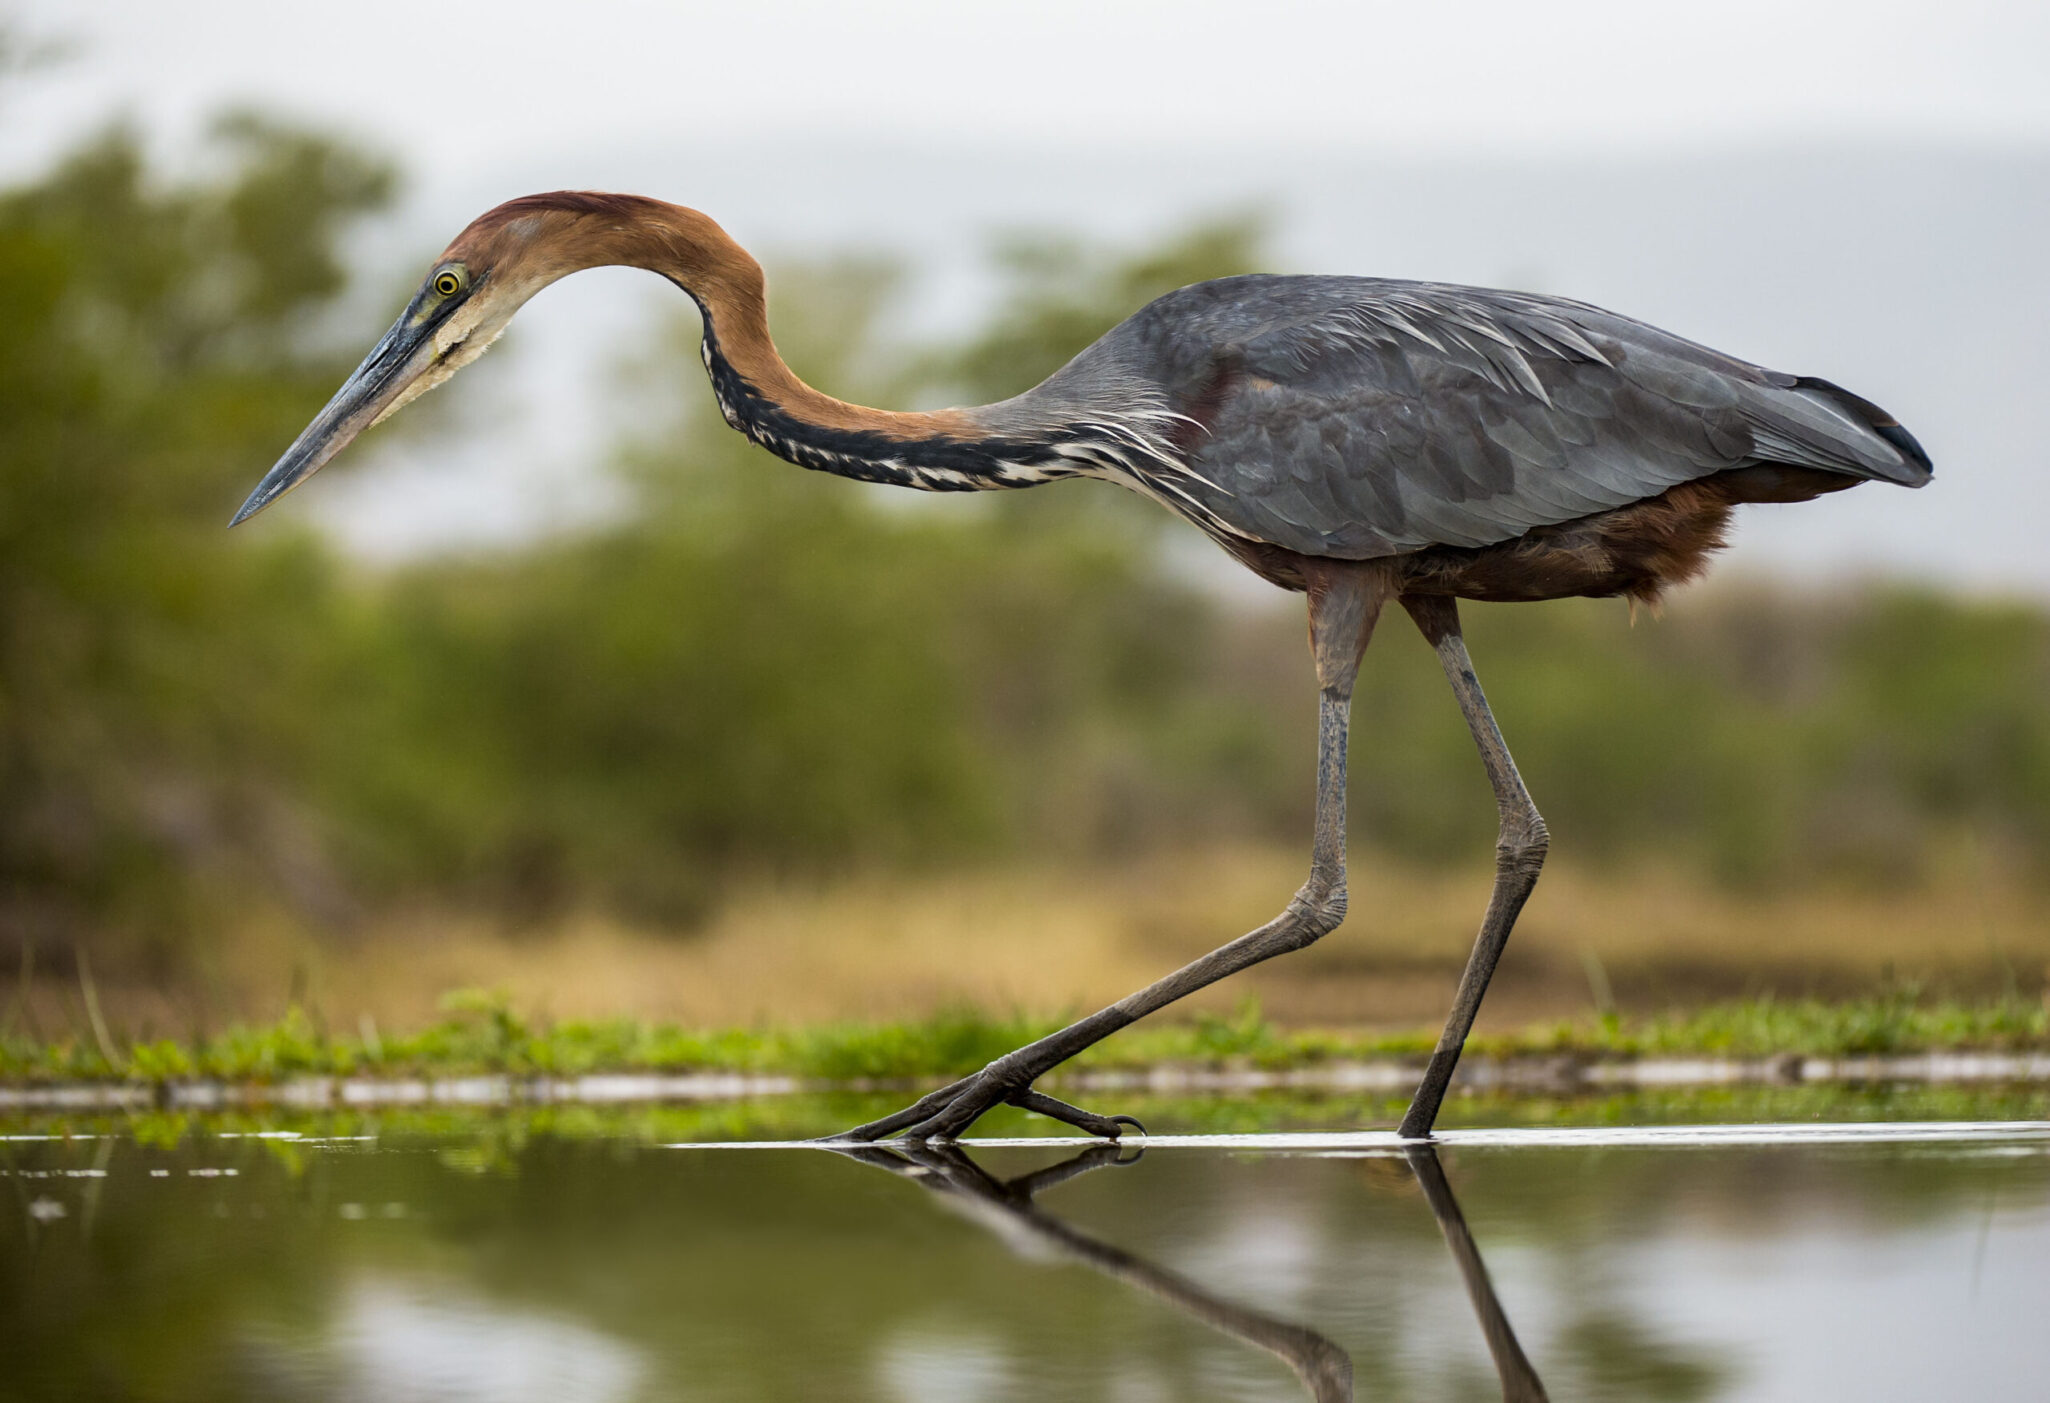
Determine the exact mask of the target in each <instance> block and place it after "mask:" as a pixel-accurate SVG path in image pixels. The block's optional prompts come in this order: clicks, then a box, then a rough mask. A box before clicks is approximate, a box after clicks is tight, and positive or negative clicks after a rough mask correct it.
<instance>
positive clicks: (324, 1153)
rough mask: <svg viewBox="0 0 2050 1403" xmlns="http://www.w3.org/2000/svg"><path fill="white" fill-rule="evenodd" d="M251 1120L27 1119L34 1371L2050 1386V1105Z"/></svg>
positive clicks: (1433, 1394) (583, 1380)
mask: <svg viewBox="0 0 2050 1403" xmlns="http://www.w3.org/2000/svg"><path fill="white" fill-rule="evenodd" d="M225 1124H227V1123H225V1122H222V1123H215V1124H212V1125H208V1124H202V1123H196V1122H185V1121H175V1122H144V1123H140V1124H136V1125H132V1126H130V1127H128V1128H127V1129H121V1128H116V1127H108V1128H107V1129H106V1130H105V1131H104V1133H96V1134H80V1133H76V1132H77V1131H78V1130H79V1129H80V1127H77V1126H69V1127H65V1129H67V1130H70V1131H72V1132H74V1133H71V1134H68V1135H66V1134H59V1133H58V1132H57V1131H56V1130H54V1129H52V1128H51V1127H49V1126H47V1125H46V1126H43V1127H41V1128H39V1129H38V1128H32V1127H26V1126H21V1125H17V1126H13V1127H7V1126H4V1125H0V1131H5V1130H12V1131H15V1132H18V1133H19V1138H8V1139H6V1140H0V1171H4V1177H5V1179H6V1184H7V1189H6V1190H5V1193H6V1198H5V1200H4V1202H5V1204H6V1207H5V1211H4V1213H0V1398H6V1399H24V1400H27V1399H34V1400H39V1401H40V1400H74V1399H76V1400H95V1401H96V1403H102V1401H104V1403H113V1401H114V1400H128V1399H134V1400H145V1399H147V1400H187V1399H190V1400H201V1399H204V1400H239V1399H271V1400H301V1399H303V1400H335V1401H336V1403H342V1401H344V1400H345V1401H346V1403H358V1401H359V1400H360V1401H361V1403H370V1400H378V1403H412V1400H428V1399H434V1400H471V1399H475V1400H486V1399H489V1400H493V1401H494V1403H523V1401H524V1400H535V1403H540V1401H541V1400H547V1403H569V1401H570V1400H590V1401H591V1403H628V1401H629V1400H654V1399H679V1400H750V1403H752V1400H785V1399H788V1400H799V1399H803V1400H813V1399H847V1400H892V1401H893V1403H897V1401H900V1400H901V1401H902V1403H924V1400H942V1399H944V1400H965V1401H966V1403H997V1401H998V1400H1003V1403H1011V1401H1012V1400H1020V1401H1022V1400H1034V1403H1044V1401H1045V1400H1053V1401H1054V1403H1067V1400H1078V1401H1079V1400H1091V1401H1093V1400H1105V1403H1109V1401H1110V1400H1132V1401H1133V1403H1153V1400H1162V1401H1163V1403H1164V1400H1210V1399H1217V1400H1254V1399H1262V1400H1265V1399H1274V1400H1282V1399H1302V1398H1317V1399H1341V1398H1352V1397H1358V1398H1361V1399H1430V1400H1459V1399H1497V1398H1508V1399H1519V1400H1524V1399H1538V1398H1544V1397H1550V1398H1553V1399H1560V1400H1564V1399H1618V1400H1621V1399H1632V1400H1639V1399H1645V1400H1650V1399H1674V1400H1696V1399H1699V1400H1708V1399H1718V1400H1720V1399H1731V1400H1735V1399H1744V1400H1765V1399H1787V1400H1793V1399H1801V1400H1815V1399H1860V1400H1870V1399H1936V1398H1944V1399H1949V1398H2013V1399H2042V1398H2045V1397H2050V1127H2046V1126H2044V1125H2043V1124H2041V1123H2040V1122H2037V1123H2033V1124H2032V1123H2027V1122H2016V1123H2011V1124H2008V1125H2004V1126H1991V1127H1986V1128H1981V1129H1979V1130H1976V1131H1973V1132H1970V1133H1957V1132H1951V1131H1939V1130H1936V1129H1929V1130H1913V1131H1909V1132H1907V1133H1906V1134H1905V1135H1904V1136H1902V1137H1901V1138H1888V1139H1881V1140H1866V1139H1860V1138H1853V1137H1847V1136H1845V1135H1843V1134H1841V1133H1838V1132H1829V1133H1826V1134H1824V1135H1822V1136H1821V1137H1820V1138H1816V1137H1812V1136H1807V1135H1791V1134H1790V1135H1785V1136H1781V1137H1779V1138H1771V1139H1744V1138H1732V1137H1730V1136H1727V1135H1726V1136H1723V1137H1720V1138H1715V1139H1710V1140H1707V1141H1704V1142H1701V1143H1684V1142H1669V1141H1660V1140H1656V1139H1651V1140H1647V1139H1646V1138H1645V1137H1642V1136H1635V1137H1633V1135H1632V1134H1631V1133H1629V1132H1620V1133H1615V1134H1609V1135H1599V1134H1597V1135H1582V1136H1579V1137H1559V1136H1556V1135H1553V1136H1549V1137H1547V1136H1545V1135H1543V1134H1539V1133H1533V1134H1518V1133H1503V1134H1497V1135H1490V1136H1483V1137H1478V1138H1474V1137H1469V1138H1467V1139H1464V1140H1462V1139H1459V1138H1456V1137H1455V1138H1452V1139H1451V1140H1450V1141H1449V1142H1448V1143H1447V1144H1445V1145H1444V1146H1443V1147H1441V1148H1440V1149H1439V1150H1437V1151H1435V1152H1422V1153H1419V1152H1405V1151H1404V1150H1402V1149H1400V1148H1398V1147H1396V1146H1394V1145H1392V1144H1391V1143H1387V1142H1385V1141H1384V1142H1380V1143H1375V1142H1372V1141H1363V1140H1357V1139H1355V1140H1352V1141H1347V1142H1340V1143H1338V1144H1336V1145H1325V1146H1322V1147H1318V1146H1315V1145H1313V1144H1312V1145H1306V1144H1305V1142H1303V1141H1300V1140H1295V1141H1280V1142H1277V1141H1274V1140H1261V1139H1257V1138H1255V1139H1249V1140H1244V1141H1239V1142H1234V1143H1228V1144H1208V1145H1201V1144H1188V1143H1173V1142H1156V1143H1155V1144H1154V1145H1153V1147H1152V1148H1149V1149H1148V1150H1146V1151H1145V1153H1144V1154H1143V1155H1142V1156H1140V1157H1138V1158H1137V1159H1136V1162H1131V1161H1133V1153H1132V1151H1131V1150H1130V1149H1127V1150H1126V1151H1124V1153H1123V1154H1122V1155H1119V1154H1117V1153H1116V1152H1111V1151H1108V1150H1092V1149H1088V1148H1085V1147H1080V1146H1073V1145H1061V1144H1054V1143H1051V1142H1049V1143H1043V1144H1040V1145H1023V1146H1020V1145H1004V1146H995V1147H982V1148H973V1147H971V1148H969V1149H967V1150H964V1151H955V1152H939V1151H928V1152H910V1151H904V1150H878V1151H872V1152H868V1153H865V1154H863V1155H861V1156H858V1157H856V1156H848V1155H841V1154H836V1153H831V1152H827V1151H822V1150H816V1149H805V1148H761V1149H737V1148H718V1147H707V1146H699V1145H676V1144H664V1143H660V1142H659V1141H658V1140H657V1139H654V1138H652V1137H650V1136H648V1135H647V1134H645V1133H639V1132H636V1131H635V1130H634V1129H633V1128H632V1124H633V1123H631V1122H625V1121H622V1122H619V1123H617V1124H616V1125H614V1126H612V1127H611V1128H610V1129H608V1128H607V1126H606V1124H605V1123H604V1122H602V1121H599V1122H594V1123H579V1124H569V1123H550V1122H548V1121H546V1120H539V1121H537V1120H536V1119H534V1118H532V1117H522V1116H517V1115H498V1116H488V1117H478V1118H475V1119H474V1120H471V1121H469V1122H467V1123H465V1122H456V1123H447V1124H437V1125H436V1126H434V1127H433V1128H432V1129H422V1128H419V1127H418V1126H417V1125H416V1126H413V1127H411V1128H408V1127H407V1126H405V1125H399V1126H397V1127H394V1126H392V1125H389V1124H383V1123H376V1122H363V1121H351V1120H347V1119H346V1118H344V1119H343V1120H342V1121H340V1122H315V1121H308V1122H306V1123H305V1124H304V1126H303V1127H302V1128H301V1129H299V1130H297V1131H287V1132H283V1133H280V1132H276V1131H272V1132H268V1133H255V1132H250V1131H247V1130H244V1131H241V1132H239V1133H238V1132H234V1131H227V1130H224V1129H223V1128H222V1126H223V1125H225ZM337 1130H349V1131H352V1132H353V1133H354V1134H355V1135H360V1136H363V1137H365V1138H351V1137H350V1136H345V1135H342V1134H338V1133H334V1132H335V1131H337ZM1899 1133H1900V1132H1899V1130H1898V1127H1897V1128H1896V1134H1897V1135H1898V1134H1899ZM39 1137H42V1138H39ZM1120 1160H1123V1161H1126V1162H1119V1161H1120Z"/></svg>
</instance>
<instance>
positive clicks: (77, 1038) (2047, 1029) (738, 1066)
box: [0, 990, 2050, 1082]
mask: <svg viewBox="0 0 2050 1403" xmlns="http://www.w3.org/2000/svg"><path fill="white" fill-rule="evenodd" d="M444 1005H445V1011H444V1014H443V1016H442V1017H440V1018H439V1019H438V1020H436V1021H434V1022H432V1023H431V1024H429V1025H427V1026H425V1027H422V1028H419V1029H416V1030H412V1031H406V1032H399V1031H386V1030H383V1029H380V1028H378V1027H377V1026H376V1025H375V1024H374V1023H371V1022H369V1021H367V1020H366V1021H365V1022H364V1023H363V1024H362V1025H360V1026H359V1027H358V1028H356V1029H354V1030H349V1031H342V1030H335V1029H328V1028H322V1027H319V1026H317V1025H316V1024H315V1023H314V1021H313V1020H312V1019H311V1018H309V1017H308V1016H307V1015H306V1014H305V1013H303V1012H301V1011H299V1010H297V1009H294V1010H292V1011H290V1012H288V1013H287V1014H286V1015H285V1016H284V1017H283V1018H281V1019H279V1020H278V1021H276V1022H274V1023H270V1024H267V1025H261V1026H244V1025H238V1026H235V1027H231V1028H228V1029H226V1030H224V1031H223V1032H221V1033H220V1034H218V1035H216V1036H211V1037H201V1038H194V1039H191V1040H187V1041H180V1040H175V1039H155V1040H150V1041H139V1042H124V1041H121V1040H119V1039H116V1038H114V1037H112V1036H109V1035H107V1034H106V1033H105V1031H104V1030H103V1029H100V1030H95V1031H88V1032H87V1033H85V1034H83V1035H72V1034H67V1035H65V1036H62V1037H59V1038H55V1039H38V1038H32V1037H26V1036H22V1035H20V1034H18V1033H9V1034H8V1035H6V1036H5V1037H0V1079H4V1080H7V1081H12V1082H29V1081H47V1080H133V1081H144V1082H167V1081H182V1080H187V1079H194V1078H206V1079H216V1080H222V1081H230V1082H250V1081H256V1082H266V1081H275V1080H280V1079H285V1078H291V1077H299V1076H374V1077H375V1076H394V1077H396V1076H407V1077H447V1076H460V1075H472V1074H478V1073H503V1074H511V1075H521V1076H527V1075H533V1076H574V1075H580V1074H585V1073H593V1072H623V1071H643V1072H656V1071H659V1072H704V1071H720V1072H750V1073H762V1074H784V1075H790V1076H796V1077H801V1078H806V1079H815V1080H820V1081H831V1082H854V1081H862V1080H879V1079H908V1078H919V1077H937V1076H948V1075H955V1074H959V1073H962V1072H968V1071H972V1070H974V1069H975V1068H977V1067H980V1066H982V1065H983V1064H984V1063H986V1062H988V1061H989V1060H991V1059H992V1058H994V1057H997V1056H999V1055H1001V1054H1002V1053H1004V1052H1007V1051H1009V1050H1010V1049H1011V1048H1013V1047H1016V1046H1018V1045H1019V1044H1020V1043H1023V1042H1027V1041H1029V1040H1031V1039H1033V1038H1035V1037H1038V1036H1040V1035H1042V1034H1044V1033H1046V1032H1050V1031H1052V1030H1053V1029H1054V1028H1055V1027H1057V1026H1059V1024H1060V1022H1061V1021H1062V1020H1061V1019H1058V1018H1052V1017H1046V1018H1035V1017H1023V1016H1009V1017H997V1016H991V1015H988V1014H986V1013H983V1012H979V1011H975V1010H970V1009H960V1010H955V1011H951V1012H945V1013H941V1014H939V1015H936V1016H934V1017H930V1018H925V1019H921V1020H917V1021H909V1022H880V1023H829V1024H820V1025H815V1026H809V1027H785V1028H752V1029H745V1028H727V1029H701V1028H690V1027H684V1026H681V1025H678V1024H673V1023H659V1022H645V1021H641V1020H637V1019H631V1018H613V1019H601V1020H585V1019H565V1020H561V1021H539V1020H532V1019H529V1018H527V1017H523V1016H522V1015H521V1014H520V1013H519V1012H517V1011H516V1010H515V1009H514V1008H512V1007H511V1006H510V1005H509V1004H508V1003H507V1002H506V1001H505V1000H503V999H502V998H499V997H495V996H492V995H487V994H482V993H478V992H475V991H464V992H461V993H458V994H454V995H451V996H450V997H449V998H448V999H447V1000H445V1001H444ZM1435 1036H1436V1033H1435V1030H1434V1029H1431V1028H1421V1027H1420V1028H1414V1029H1410V1030H1407V1031H1401V1032H1392V1033H1391V1032H1374V1031H1364V1030H1347V1029H1315V1028H1300V1029H1298V1028H1282V1027H1278V1026H1276V1025H1275V1024H1273V1023H1272V1022H1270V1021H1268V1020H1267V1019H1266V1018H1265V1017H1263V1016H1262V1015H1261V1013H1260V1011H1259V1009H1258V1007H1257V1006H1256V1005H1253V1004H1250V1003H1248V1004H1246V1005H1244V1006H1242V1007H1241V1008H1240V1010H1239V1011H1238V1012H1237V1013H1235V1014H1232V1015H1229V1016H1222V1015H1216V1014H1202V1015H1198V1016H1197V1017H1196V1018H1195V1019H1194V1020H1193V1021H1189V1022H1178V1023H1162V1024H1160V1025H1158V1026H1142V1027H1140V1028H1135V1029H1133V1030H1130V1031H1128V1032H1126V1033H1123V1034H1121V1035H1119V1036H1117V1037H1115V1038H1112V1039H1111V1040H1109V1041H1108V1042H1106V1043H1103V1044H1101V1045H1099V1046H1097V1047H1095V1048H1092V1049H1091V1050H1090V1051H1089V1052H1087V1053H1085V1054H1084V1055H1083V1056H1082V1057H1081V1058H1079V1059H1078V1060H1077V1062H1076V1064H1075V1065H1077V1066H1078V1067H1087V1068H1096V1069H1107V1068H1143V1067H1153V1066H1161V1065H1193V1066H1249V1067H1257V1068H1261V1069H1268V1070H1279V1069H1289V1068H1298V1067H1309V1066H1314V1065H1317V1064H1320V1063H1328V1062H1335V1061H1350V1060H1364V1059H1374V1058H1417V1057H1421V1056H1423V1055H1424V1054H1426V1053H1428V1052H1429V1050H1430V1048H1431V1045H1432V1043H1433V1041H1434V1040H1435ZM1469 1047H1470V1050H1471V1051H1473V1052H1476V1053H1479V1054H1482V1055H1487V1056H1498V1057H1515V1056H1557V1055H1580V1056H1587V1057H1601V1058H1633V1057H1644V1056H1721V1057H1767V1056H1774V1055H1780V1054H1788V1053H1795V1054H1803V1055H1811V1056H1854V1055H1859V1054H1876V1053H1913V1052H1930V1051H1947V1050H1964V1049H1973V1050H1981V1049H2003V1050H2014V1049H2039V1048H2050V1002H2046V1001H2044V1000H2039V999H2028V998H2023V997H2021V996H2007V997H2002V998H1995V999H1989V1000H1984V1001H1979V1002H1961V1001H1955V1000H1943V999H1929V998H1923V997H1920V996H1919V995H1918V994H1917V993H1916V992H1915V991H1913V990H1899V991H1894V992H1891V993H1887V994H1882V995H1877V996H1872V997H1867V998H1859V999H1850V1000H1844V1001H1837V1002H1830V1001H1823V1000H1815V999H1802V1000H1779V999H1770V998H1761V999H1748V1000H1739V1001H1732V1002H1727V1003H1718V1004H1712V1005H1709V1006H1707V1007H1703V1008H1699V1009H1694V1010H1689V1011H1685V1012H1676V1013H1672V1014H1668V1015H1661V1016H1654V1017H1644V1018H1627V1017H1621V1016H1618V1015H1613V1014H1611V1015H1608V1016H1605V1017H1600V1018H1590V1019H1579V1020H1569V1021H1562V1022H1552V1023H1545V1024H1538V1025H1532V1026H1529V1027H1525V1028H1522V1029H1518V1030H1514V1031H1509V1032H1497V1033H1489V1034H1483V1035H1479V1036H1476V1037H1475V1038H1474V1039H1473V1041H1472V1042H1471V1043H1470V1044H1469Z"/></svg>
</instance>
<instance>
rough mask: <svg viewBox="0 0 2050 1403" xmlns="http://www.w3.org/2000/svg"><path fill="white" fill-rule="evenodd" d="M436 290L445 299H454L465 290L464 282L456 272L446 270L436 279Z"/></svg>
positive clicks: (436, 276)
mask: <svg viewBox="0 0 2050 1403" xmlns="http://www.w3.org/2000/svg"><path fill="white" fill-rule="evenodd" d="M434 290H435V291H436V292H438V293H440V294H441V295H442V296H443V297H454V296H455V295H456V294H457V293H459V292H461V291H462V290H463V280H462V279H461V278H459V277H457V276H456V275H455V273H454V272H452V271H448V270H444V271H442V272H440V273H437V274H436V275H435V277H434Z"/></svg>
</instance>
